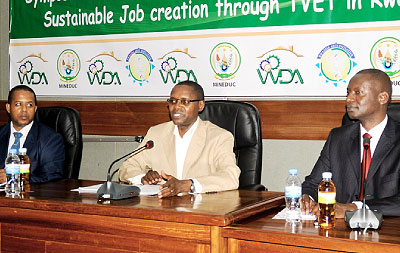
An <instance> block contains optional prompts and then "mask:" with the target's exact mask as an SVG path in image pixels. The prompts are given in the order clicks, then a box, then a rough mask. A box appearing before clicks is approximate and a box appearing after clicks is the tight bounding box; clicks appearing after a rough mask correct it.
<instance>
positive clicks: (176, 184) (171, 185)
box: [158, 171, 192, 198]
mask: <svg viewBox="0 0 400 253" xmlns="http://www.w3.org/2000/svg"><path fill="white" fill-rule="evenodd" d="M161 176H162V178H163V179H164V180H165V181H167V182H166V183H165V184H162V185H161V186H160V189H162V190H161V191H160V192H159V193H158V197H159V198H165V197H170V196H175V195H177V194H178V193H181V192H190V186H191V185H192V181H190V180H178V179H176V178H175V177H173V176H171V175H168V174H166V173H165V172H164V171H161Z"/></svg>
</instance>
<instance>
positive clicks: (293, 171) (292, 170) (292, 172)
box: [289, 169, 297, 175]
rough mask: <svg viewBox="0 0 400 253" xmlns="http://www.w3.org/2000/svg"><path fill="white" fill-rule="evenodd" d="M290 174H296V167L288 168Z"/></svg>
mask: <svg viewBox="0 0 400 253" xmlns="http://www.w3.org/2000/svg"><path fill="white" fill-rule="evenodd" d="M289 174H290V175H297V169H289Z"/></svg>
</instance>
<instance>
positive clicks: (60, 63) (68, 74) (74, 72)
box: [57, 49, 81, 83]
mask: <svg viewBox="0 0 400 253" xmlns="http://www.w3.org/2000/svg"><path fill="white" fill-rule="evenodd" d="M80 69H81V60H80V59H79V57H78V54H77V53H75V51H74V50H72V49H65V50H64V51H62V53H61V54H60V55H59V56H58V60H57V71H58V74H59V75H60V77H61V80H62V81H65V82H67V83H68V82H72V81H75V79H76V77H77V76H78V74H79V71H80Z"/></svg>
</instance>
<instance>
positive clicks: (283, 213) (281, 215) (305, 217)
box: [272, 208, 316, 220]
mask: <svg viewBox="0 0 400 253" xmlns="http://www.w3.org/2000/svg"><path fill="white" fill-rule="evenodd" d="M272 219H277V220H285V219H286V208H283V210H282V211H280V212H279V213H277V214H276V215H275V216H274V217H273V218H272ZM315 219H316V217H315V215H311V214H301V220H315Z"/></svg>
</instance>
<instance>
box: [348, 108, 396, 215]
mask: <svg viewBox="0 0 400 253" xmlns="http://www.w3.org/2000/svg"><path fill="white" fill-rule="evenodd" d="M387 121H388V116H387V115H386V116H385V118H384V119H383V120H382V122H381V123H379V124H378V125H376V126H374V127H373V128H371V129H370V130H369V131H367V130H365V128H364V127H363V126H362V124H360V132H361V135H360V149H361V155H360V164H361V163H362V159H363V154H364V145H363V144H364V138H363V135H364V134H365V133H368V134H369V135H371V137H372V138H371V140H370V144H369V148H370V150H371V159H372V158H373V157H374V152H375V149H376V146H377V145H378V142H379V139H380V138H381V135H382V133H383V130H385V127H386V125H387ZM360 168H361V167H360ZM352 203H353V204H355V205H356V206H357V208H358V209H361V208H362V205H363V202H361V201H353V202H352ZM367 208H368V206H367Z"/></svg>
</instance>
